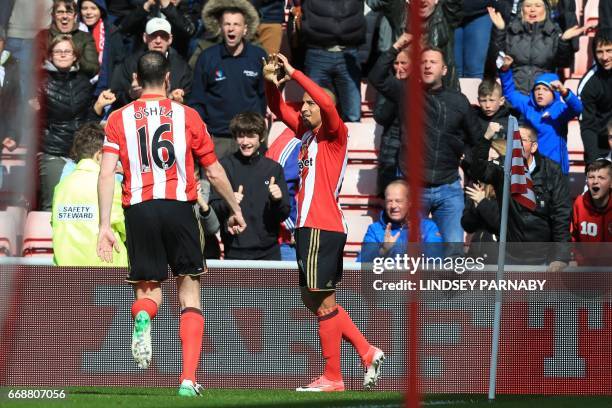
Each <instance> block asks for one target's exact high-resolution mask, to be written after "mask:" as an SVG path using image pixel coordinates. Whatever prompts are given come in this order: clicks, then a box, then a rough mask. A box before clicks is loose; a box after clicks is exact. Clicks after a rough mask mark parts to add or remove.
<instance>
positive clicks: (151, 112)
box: [134, 106, 172, 120]
mask: <svg viewBox="0 0 612 408" xmlns="http://www.w3.org/2000/svg"><path fill="white" fill-rule="evenodd" d="M149 116H165V117H168V118H172V109H170V110H166V108H165V107H163V106H153V107H150V108H142V109H138V110H137V111H135V112H134V119H136V120H141V119H143V118H145V117H149Z"/></svg>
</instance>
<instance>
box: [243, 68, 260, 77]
mask: <svg viewBox="0 0 612 408" xmlns="http://www.w3.org/2000/svg"><path fill="white" fill-rule="evenodd" d="M242 73H243V74H244V75H245V76H248V77H250V78H257V76H258V75H259V73H258V72H257V71H250V70H248V69H245V70H244V71H242Z"/></svg>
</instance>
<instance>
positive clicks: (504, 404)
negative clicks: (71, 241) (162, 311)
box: [0, 387, 612, 408]
mask: <svg viewBox="0 0 612 408" xmlns="http://www.w3.org/2000/svg"><path fill="white" fill-rule="evenodd" d="M5 390H6V389H5ZM7 392H8V391H4V392H3V393H2V396H1V397H0V407H34V408H38V407H92V408H119V407H126V408H127V407H130V408H132V407H135V408H166V407H172V408H174V407H177V408H180V407H206V408H251V407H257V408H266V407H270V408H280V407H292V408H293V407H295V408H311V407H312V408H327V407H345V408H349V407H351V408H400V407H403V406H404V405H403V402H402V396H401V394H400V393H397V392H363V391H348V392H341V393H322V394H321V393H297V392H294V391H289V390H260V389H257V390H244V389H239V390H238V389H236V390H229V389H211V390H206V391H205V394H204V396H203V397H199V398H189V399H185V398H179V397H177V396H175V394H176V389H174V388H172V389H170V388H118V387H68V388H67V389H66V394H67V396H66V398H65V399H63V400H50V399H45V400H15V399H12V400H9V399H8V398H7ZM422 406H423V407H466V408H472V407H483V408H484V407H488V408H498V407H499V408H529V407H534V408H553V407H554V408H575V407H582V408H600V407H601V408H604V407H605V408H609V407H612V396H610V397H575V396H553V397H551V396H499V397H498V399H497V400H496V401H495V402H493V403H489V402H488V401H487V399H486V396H484V395H429V396H426V397H425V401H424V402H423V404H422Z"/></svg>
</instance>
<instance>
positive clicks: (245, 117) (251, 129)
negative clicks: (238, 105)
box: [229, 112, 266, 141]
mask: <svg viewBox="0 0 612 408" xmlns="http://www.w3.org/2000/svg"><path fill="white" fill-rule="evenodd" d="M229 129H230V132H231V133H232V136H233V137H238V136H239V135H241V134H244V133H255V134H256V135H258V136H259V140H260V141H261V140H263V138H264V136H265V132H266V121H265V119H264V117H263V116H261V115H260V114H259V113H256V112H241V113H239V114H237V115H236V116H234V117H233V118H232V120H231V121H230V124H229Z"/></svg>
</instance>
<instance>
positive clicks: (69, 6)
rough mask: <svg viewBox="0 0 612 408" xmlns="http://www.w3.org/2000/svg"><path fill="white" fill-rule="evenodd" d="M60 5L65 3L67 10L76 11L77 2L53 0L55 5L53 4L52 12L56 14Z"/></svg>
mask: <svg viewBox="0 0 612 408" xmlns="http://www.w3.org/2000/svg"><path fill="white" fill-rule="evenodd" d="M60 5H64V6H65V7H66V10H67V11H71V12H73V13H76V4H75V2H74V1H73V0H53V5H52V6H51V14H55V12H56V11H57V9H58V7H59V6H60Z"/></svg>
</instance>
